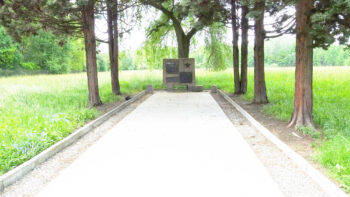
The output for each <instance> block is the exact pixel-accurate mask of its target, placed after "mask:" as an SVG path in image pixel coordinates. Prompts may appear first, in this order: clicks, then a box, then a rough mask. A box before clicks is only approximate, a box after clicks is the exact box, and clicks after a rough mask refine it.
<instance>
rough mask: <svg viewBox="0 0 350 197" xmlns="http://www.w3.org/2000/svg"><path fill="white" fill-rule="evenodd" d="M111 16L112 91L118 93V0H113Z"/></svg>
mask: <svg viewBox="0 0 350 197" xmlns="http://www.w3.org/2000/svg"><path fill="white" fill-rule="evenodd" d="M114 3H115V4H114V7H113V12H112V18H113V46H112V47H113V64H111V79H112V92H113V93H114V94H117V95H120V94H121V92H120V84H119V59H118V58H119V42H118V39H119V29H118V0H114Z"/></svg>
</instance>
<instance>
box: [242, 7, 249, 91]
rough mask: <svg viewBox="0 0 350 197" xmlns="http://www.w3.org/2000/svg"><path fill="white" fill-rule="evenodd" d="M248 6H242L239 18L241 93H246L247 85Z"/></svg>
mask: <svg viewBox="0 0 350 197" xmlns="http://www.w3.org/2000/svg"><path fill="white" fill-rule="evenodd" d="M247 14H248V6H246V5H243V6H242V18H241V32H242V35H241V37H242V42H241V93H242V94H245V93H247V87H248V28H249V25H248V19H247V17H246V16H247Z"/></svg>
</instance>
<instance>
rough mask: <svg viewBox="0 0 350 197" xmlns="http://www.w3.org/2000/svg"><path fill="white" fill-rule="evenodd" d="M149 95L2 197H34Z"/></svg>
mask: <svg viewBox="0 0 350 197" xmlns="http://www.w3.org/2000/svg"><path fill="white" fill-rule="evenodd" d="M148 97H149V95H145V96H143V97H142V98H141V99H140V100H138V101H136V102H134V103H132V104H131V105H129V106H127V107H126V108H124V109H123V110H122V111H120V112H119V113H118V114H116V115H115V116H113V117H112V118H110V119H109V120H108V121H106V122H105V123H103V124H102V125H101V126H99V127H97V128H96V129H94V130H93V131H91V132H89V133H88V134H86V135H85V136H83V137H82V138H80V139H79V140H78V141H77V142H76V143H74V144H72V145H70V146H68V147H67V148H65V149H64V150H63V151H61V152H60V153H58V154H56V155H55V156H53V157H52V158H50V159H49V160H47V161H46V162H44V163H43V164H41V165H40V167H38V168H36V169H34V170H33V171H31V172H30V173H28V174H27V175H25V176H24V177H23V178H22V179H21V180H19V181H17V182H16V183H15V184H13V185H11V186H9V187H7V188H5V190H4V191H3V192H2V193H0V197H33V196H35V195H36V194H37V193H38V192H39V191H40V190H42V189H43V188H44V187H45V186H46V185H47V184H48V183H49V182H50V181H51V180H53V179H54V178H55V177H56V176H57V175H58V174H59V173H60V172H61V171H62V170H63V169H65V168H66V167H68V166H70V165H71V164H72V163H73V161H74V160H75V159H76V158H78V157H79V156H80V155H82V154H83V153H84V152H85V151H86V150H87V149H88V148H89V147H90V146H91V145H93V144H94V143H96V142H97V141H98V140H99V139H100V138H101V137H102V136H103V135H105V134H106V133H107V132H108V131H109V130H110V129H111V128H112V127H113V126H114V125H115V124H117V123H118V122H119V121H120V120H122V119H123V118H124V117H125V116H126V115H128V114H129V113H130V112H132V111H133V110H134V109H135V108H136V107H137V106H138V105H139V104H141V103H142V102H143V101H144V100H146V99H147V98H148Z"/></svg>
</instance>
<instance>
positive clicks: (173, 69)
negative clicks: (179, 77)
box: [165, 62, 179, 74]
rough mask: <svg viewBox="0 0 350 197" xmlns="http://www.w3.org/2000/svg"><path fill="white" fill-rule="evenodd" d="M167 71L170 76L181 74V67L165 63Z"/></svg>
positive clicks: (172, 63) (173, 63)
mask: <svg viewBox="0 0 350 197" xmlns="http://www.w3.org/2000/svg"><path fill="white" fill-rule="evenodd" d="M165 69H166V73H168V74H177V73H179V65H178V64H177V63H176V62H167V63H165Z"/></svg>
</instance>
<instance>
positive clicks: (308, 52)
mask: <svg viewBox="0 0 350 197" xmlns="http://www.w3.org/2000/svg"><path fill="white" fill-rule="evenodd" d="M312 8H313V4H312V1H309V0H299V1H298V4H297V15H296V16H297V17H296V33H297V36H296V68H295V94H294V112H293V115H292V117H291V119H290V122H289V125H288V126H289V127H291V126H295V127H299V126H309V127H312V128H313V126H314V124H313V118H312V107H313V98H312V97H313V95H312V72H313V71H312V69H313V68H312V64H313V63H312V58H313V48H312V36H311V33H310V32H311V19H310V17H311V9H312Z"/></svg>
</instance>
